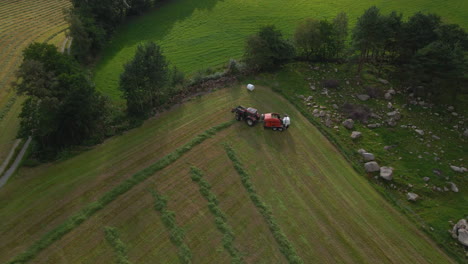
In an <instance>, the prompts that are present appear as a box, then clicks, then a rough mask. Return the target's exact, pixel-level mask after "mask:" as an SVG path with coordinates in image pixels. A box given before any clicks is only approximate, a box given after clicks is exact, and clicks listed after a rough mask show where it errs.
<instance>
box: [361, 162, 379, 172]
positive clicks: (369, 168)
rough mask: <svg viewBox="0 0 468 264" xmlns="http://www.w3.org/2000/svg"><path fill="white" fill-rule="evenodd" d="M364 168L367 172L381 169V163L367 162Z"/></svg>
mask: <svg viewBox="0 0 468 264" xmlns="http://www.w3.org/2000/svg"><path fill="white" fill-rule="evenodd" d="M364 168H365V169H366V172H376V171H379V170H380V166H379V164H378V163H377V162H375V161H370V162H366V163H365V164H364Z"/></svg>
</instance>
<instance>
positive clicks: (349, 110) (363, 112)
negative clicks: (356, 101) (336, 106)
mask: <svg viewBox="0 0 468 264" xmlns="http://www.w3.org/2000/svg"><path fill="white" fill-rule="evenodd" d="M341 111H342V112H343V113H344V114H346V115H347V117H349V118H351V119H353V120H359V121H361V122H363V123H366V122H367V120H368V119H369V117H370V115H371V110H370V109H369V108H368V107H367V106H365V105H353V104H350V103H345V104H344V105H343V106H342V107H341Z"/></svg>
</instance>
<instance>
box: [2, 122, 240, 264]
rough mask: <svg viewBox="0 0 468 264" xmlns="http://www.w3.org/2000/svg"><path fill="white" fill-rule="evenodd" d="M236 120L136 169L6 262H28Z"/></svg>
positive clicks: (209, 130) (225, 123) (215, 128)
mask: <svg viewBox="0 0 468 264" xmlns="http://www.w3.org/2000/svg"><path fill="white" fill-rule="evenodd" d="M234 122H235V120H231V121H228V122H224V123H221V124H219V125H216V126H214V127H212V128H210V129H208V130H205V132H203V133H200V134H198V135H197V136H195V137H194V138H192V140H190V141H189V142H187V143H185V144H184V145H182V146H181V147H179V148H177V149H176V150H175V151H173V152H171V153H169V154H168V155H166V156H164V157H162V158H161V159H159V160H158V161H156V162H155V163H153V164H152V165H150V166H148V167H146V168H145V169H143V170H140V171H138V172H136V173H135V174H133V175H132V176H131V177H130V178H128V179H126V180H124V181H123V182H121V183H120V184H119V185H117V186H116V187H114V188H113V189H112V190H110V191H108V192H106V193H104V195H102V196H101V197H100V198H99V199H98V200H96V201H94V202H91V203H90V204H88V205H87V206H85V207H83V208H82V209H81V210H79V211H78V213H76V214H75V215H72V216H70V217H68V218H67V219H66V220H65V221H64V222H63V223H62V224H60V225H58V226H57V227H55V228H53V229H52V230H50V231H49V232H47V233H46V234H44V235H43V236H42V237H41V238H40V239H39V240H36V241H35V242H34V243H33V244H32V245H31V246H29V247H28V248H27V249H26V250H25V251H24V252H22V253H20V254H19V255H17V256H15V257H14V258H13V259H12V260H10V261H9V262H7V263H9V264H13V263H15V264H19V263H27V262H28V261H30V260H32V259H33V258H34V257H36V256H37V254H39V253H40V252H41V251H42V250H44V249H45V248H47V247H49V246H50V245H51V244H52V243H54V242H55V241H57V240H59V239H60V238H62V237H63V236H64V235H66V234H67V233H69V232H70V231H72V230H73V229H74V228H76V227H78V226H79V225H80V224H82V223H83V222H84V221H86V220H88V218H90V217H91V216H92V215H94V214H95V213H96V212H98V211H100V210H101V209H103V208H104V207H106V206H107V205H108V204H109V203H111V202H112V201H114V200H115V199H117V197H119V196H121V195H122V194H124V193H126V192H127V191H129V190H130V189H132V188H133V187H135V186H136V185H137V184H139V183H141V182H143V181H144V180H146V179H148V178H149V177H151V176H152V175H153V174H154V173H156V172H158V171H160V170H162V169H164V168H165V167H167V166H169V165H170V164H172V163H174V162H175V161H176V160H177V159H179V158H180V157H182V155H184V154H185V153H187V152H188V151H190V150H191V149H192V148H193V147H195V146H197V145H199V144H201V143H202V142H203V141H205V140H206V139H208V138H211V137H212V136H214V135H215V134H216V133H217V132H219V131H221V130H223V129H226V128H228V127H230V126H231V125H232V124H234Z"/></svg>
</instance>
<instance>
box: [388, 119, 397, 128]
mask: <svg viewBox="0 0 468 264" xmlns="http://www.w3.org/2000/svg"><path fill="white" fill-rule="evenodd" d="M386 122H387V125H389V126H391V127H395V126H396V125H397V122H396V120H395V119H394V118H390V119H388V120H387V121H386Z"/></svg>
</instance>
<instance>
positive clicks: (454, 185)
mask: <svg viewBox="0 0 468 264" xmlns="http://www.w3.org/2000/svg"><path fill="white" fill-rule="evenodd" d="M449 184H450V190H452V192H456V193H457V192H458V187H457V185H456V184H455V183H453V182H449Z"/></svg>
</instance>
